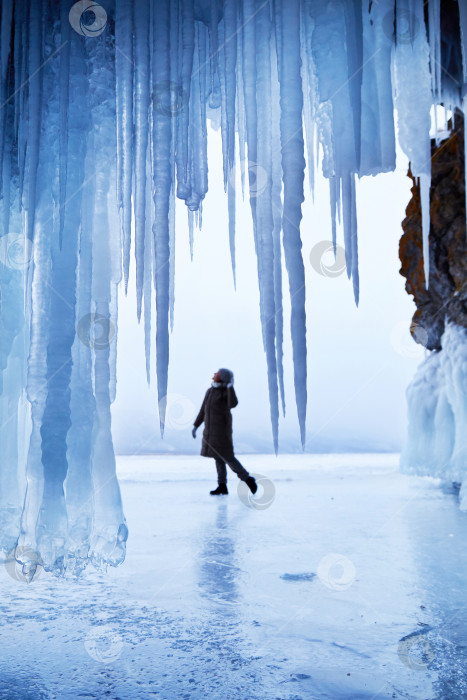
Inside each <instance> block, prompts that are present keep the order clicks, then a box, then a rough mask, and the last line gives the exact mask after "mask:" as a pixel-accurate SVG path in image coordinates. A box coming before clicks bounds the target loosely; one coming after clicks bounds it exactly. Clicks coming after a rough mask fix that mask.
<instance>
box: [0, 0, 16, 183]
mask: <svg viewBox="0 0 467 700" xmlns="http://www.w3.org/2000/svg"><path fill="white" fill-rule="evenodd" d="M12 18H13V0H6V2H5V0H4V2H2V5H1V12H0V163H3V152H4V147H5V126H6V113H7V104H8V100H9V97H8V96H7V69H8V56H9V53H10V37H11V22H12ZM2 176H3V173H2V168H1V167H0V196H1V194H2V191H3V184H2Z"/></svg>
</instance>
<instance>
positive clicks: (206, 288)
mask: <svg viewBox="0 0 467 700" xmlns="http://www.w3.org/2000/svg"><path fill="white" fill-rule="evenodd" d="M209 140H210V141H209V192H208V194H207V196H206V199H205V201H204V206H203V227H202V230H201V231H195V244H194V260H193V262H191V261H190V255H189V243H188V225H187V216H186V212H185V211H184V209H185V205H184V203H181V202H177V226H176V233H177V247H176V271H175V328H174V332H173V334H172V336H171V350H170V354H171V360H170V369H169V413H168V419H167V421H168V424H167V426H166V433H165V437H164V439H163V440H161V438H160V433H159V421H158V409H157V393H156V382H155V357H154V353H153V357H152V363H151V366H152V368H153V372H152V381H151V386H150V387H149V388H148V387H147V384H146V378H145V361H144V340H143V327H142V325H141V326H140V327H138V324H137V321H136V297H135V292H134V262H133V260H132V269H131V278H130V285H129V293H128V297H126V298H125V296H124V293H123V286H122V287H121V289H120V300H119V328H118V336H119V338H118V365H117V367H118V374H117V379H118V381H117V398H116V401H115V403H114V405H113V407H112V431H113V436H114V442H115V448H116V451H117V452H118V453H127V454H128V453H129V454H134V453H140V454H144V453H148V452H167V451H170V452H194V453H197V452H199V449H200V443H201V437H200V436H201V431H199V433H198V437H197V439H196V441H195V440H193V438H192V436H191V427H192V424H193V420H194V418H195V416H196V414H197V412H198V410H199V406H200V405H201V401H202V399H203V396H204V393H205V391H206V389H207V388H208V387H209V386H210V382H211V377H212V374H213V372H214V371H216V370H217V369H218V368H219V367H227V368H229V369H231V370H232V371H233V372H234V374H235V389H236V391H237V395H238V398H239V405H238V406H237V407H236V408H235V409H234V411H233V425H234V445H235V449H236V451H237V452H238V453H239V454H240V453H242V452H252V451H260V452H269V451H272V437H271V426H270V421H269V404H268V391H267V375H266V359H265V355H264V352H263V348H262V340H261V326H260V319H259V292H258V282H257V271H256V256H255V252H254V243H253V233H252V224H251V214H250V207H249V203H248V201H245V202H244V203H243V202H241V201H239V203H238V207H237V290H236V292H235V291H234V287H233V280H232V273H231V266H230V255H229V244H228V219H227V197H226V195H225V194H224V191H223V180H222V161H221V147H220V133H219V132H214V131H213V130H212V129H209ZM398 156H399V157H398V167H397V170H396V171H395V172H394V173H388V174H383V175H378V176H377V177H376V178H372V177H365V178H363V179H362V180H360V181H358V182H357V207H358V237H359V267H360V304H359V307H358V309H357V308H356V307H355V303H354V300H353V291H352V283H351V281H349V280H348V279H347V276H346V274H345V272H344V273H343V274H341V275H339V276H337V277H333V278H329V277H325V276H322V275H320V274H319V273H318V272H316V271H315V270H314V269H313V268H312V266H311V264H310V262H309V254H310V251H311V249H312V247H313V246H314V245H315V244H316V243H318V242H319V241H321V240H330V239H331V224H330V215H329V194H328V182H327V180H325V179H324V178H323V177H322V176H321V175H320V173H317V175H316V185H315V201H314V203H313V201H312V197H311V193H309V192H308V186H307V185H308V181H307V179H306V180H305V185H306V201H305V204H304V206H303V222H302V229H301V230H302V241H303V257H304V262H305V269H306V281H307V302H306V312H307V343H308V412H307V442H306V450H307V451H329V452H332V451H353V450H356V451H380V450H382V451H384V450H391V451H399V450H400V449H401V446H402V443H403V440H404V437H405V426H406V402H405V389H406V387H407V384H408V383H409V382H410V379H411V377H412V376H413V374H414V372H415V370H416V367H417V365H418V364H419V363H420V361H421V360H422V359H423V357H424V352H425V351H424V349H423V348H422V347H421V346H418V345H416V343H414V341H413V340H412V339H411V337H410V334H409V326H410V321H411V317H412V315H413V313H414V311H415V305H414V303H413V300H412V298H411V297H409V296H408V295H407V293H406V292H405V289H404V284H405V279H404V278H403V277H402V276H401V275H400V274H399V269H400V261H399V258H398V245H399V239H400V236H401V234H402V229H401V221H402V219H403V218H404V216H405V208H406V206H407V203H408V201H409V199H410V187H411V180H409V178H408V177H407V175H406V173H407V160H406V159H405V157H404V156H403V155H401V154H398ZM338 243H340V244H342V245H343V233H342V230H339V231H338ZM328 263H329V264H332V260H331V258H328ZM283 289H284V309H285V319H284V321H285V323H284V335H285V345H284V353H285V356H284V370H285V384H286V404H287V406H286V408H287V411H286V417H285V418H281V420H280V424H279V450H280V452H298V451H301V446H300V437H299V429H298V421H297V413H296V407H295V397H294V389H293V374H292V360H291V343H290V330H289V323H290V320H289V303H288V281H287V276H286V271H285V268H284V279H283ZM154 335H155V332H154V333H153V336H154Z"/></svg>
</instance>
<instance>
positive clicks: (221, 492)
mask: <svg viewBox="0 0 467 700" xmlns="http://www.w3.org/2000/svg"><path fill="white" fill-rule="evenodd" d="M209 493H210V494H211V496H227V494H228V493H229V492H228V491H227V484H219V486H218V487H217V489H214V491H209Z"/></svg>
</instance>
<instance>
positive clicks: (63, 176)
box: [59, 3, 71, 247]
mask: <svg viewBox="0 0 467 700" xmlns="http://www.w3.org/2000/svg"><path fill="white" fill-rule="evenodd" d="M68 10H69V8H68V7H67V5H66V3H62V4H61V5H60V32H61V41H62V49H61V51H60V129H59V168H60V170H59V182H60V232H59V236H60V247H61V245H62V236H63V227H64V225H65V206H66V181H67V155H68V99H69V73H70V32H71V27H70V20H69V17H68Z"/></svg>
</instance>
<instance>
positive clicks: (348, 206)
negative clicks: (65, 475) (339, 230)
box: [342, 174, 353, 279]
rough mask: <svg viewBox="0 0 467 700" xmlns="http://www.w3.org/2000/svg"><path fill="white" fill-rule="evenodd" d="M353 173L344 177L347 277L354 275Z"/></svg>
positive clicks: (343, 205)
mask: <svg viewBox="0 0 467 700" xmlns="http://www.w3.org/2000/svg"><path fill="white" fill-rule="evenodd" d="M352 178H353V175H351V174H349V175H345V176H344V177H343V178H342V218H343V223H344V243H345V267H346V271H347V277H348V278H349V279H350V278H351V276H352V253H353V246H352V230H353V229H352V221H353V217H352V212H353V202H352V187H351V180H352Z"/></svg>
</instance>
